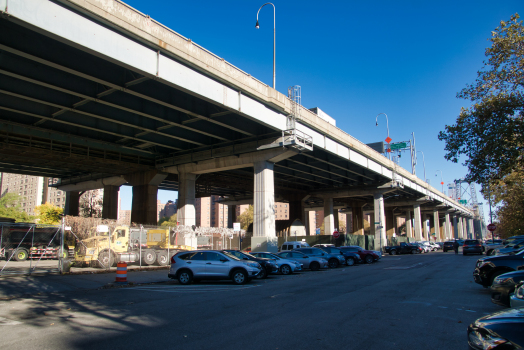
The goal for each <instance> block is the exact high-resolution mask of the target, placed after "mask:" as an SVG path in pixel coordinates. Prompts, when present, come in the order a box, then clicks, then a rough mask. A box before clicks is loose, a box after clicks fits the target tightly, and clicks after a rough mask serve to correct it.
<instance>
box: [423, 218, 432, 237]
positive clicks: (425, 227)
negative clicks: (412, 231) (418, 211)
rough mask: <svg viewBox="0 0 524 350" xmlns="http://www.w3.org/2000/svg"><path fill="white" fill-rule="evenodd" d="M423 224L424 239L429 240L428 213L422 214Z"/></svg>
mask: <svg viewBox="0 0 524 350" xmlns="http://www.w3.org/2000/svg"><path fill="white" fill-rule="evenodd" d="M422 226H423V229H424V241H429V240H430V237H429V217H428V215H427V214H422Z"/></svg>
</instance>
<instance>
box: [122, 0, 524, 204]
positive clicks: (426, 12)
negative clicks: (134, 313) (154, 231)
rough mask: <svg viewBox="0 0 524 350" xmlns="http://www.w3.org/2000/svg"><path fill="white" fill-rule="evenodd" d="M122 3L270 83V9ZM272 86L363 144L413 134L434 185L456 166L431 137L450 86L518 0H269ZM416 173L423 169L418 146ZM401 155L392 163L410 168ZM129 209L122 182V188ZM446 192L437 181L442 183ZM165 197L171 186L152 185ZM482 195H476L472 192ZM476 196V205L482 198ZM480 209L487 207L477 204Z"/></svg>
mask: <svg viewBox="0 0 524 350" xmlns="http://www.w3.org/2000/svg"><path fill="white" fill-rule="evenodd" d="M125 2H126V3H127V4H129V5H131V6H132V7H134V8H136V9H137V10H139V11H141V12H142V13H145V14H147V15H150V16H151V17H152V18H153V19H155V20H157V21H158V22H160V23H162V24H164V25H166V26H167V27H169V28H171V29H173V30H175V31H176V32H178V33H180V34H181V35H183V36H185V37H187V38H190V39H191V40H192V41H193V42H196V43H197V44H199V45H201V46H203V47H204V48H206V49H208V50H209V51H211V52H213V53H215V54H216V55H218V56H220V57H223V58H224V59H225V60H226V61H229V62H230V63H232V64H233V65H235V66H237V67H238V68H240V69H242V70H244V71H245V72H247V73H249V74H251V75H252V76H254V77H255V78H257V79H259V80H261V81H262V82H265V83H267V84H268V85H272V71H273V8H272V7H271V6H265V7H264V8H263V9H262V10H261V11H260V16H259V21H260V29H258V30H257V29H256V28H255V22H256V14H257V10H258V9H259V7H260V6H261V5H263V4H264V2H263V1H251V0H250V1H246V0H231V1H220V2H218V1H209V0H200V1H171V0H170V1H168V0H148V1H143V0H126V1H125ZM274 4H275V6H276V34H277V39H276V43H277V44H276V62H277V63H276V87H277V90H278V91H280V92H281V93H283V94H286V95H287V87H288V86H291V85H300V86H301V87H302V104H303V105H304V106H305V107H307V108H311V107H319V108H321V109H322V110H323V111H325V112H326V113H328V114H329V115H331V116H332V117H333V118H335V119H336V121H337V126H338V127H339V128H341V129H342V130H344V131H346V132H347V133H349V134H350V135H352V136H354V137H356V138H357V139H359V140H361V141H362V142H364V143H370V142H377V141H381V140H383V139H384V138H385V137H386V134H387V131H386V122H385V117H384V116H383V115H382V116H380V117H379V126H375V117H376V115H377V114H379V113H381V112H384V113H386V114H387V115H388V117H389V133H390V136H391V138H392V139H393V142H397V141H404V140H408V139H410V137H411V133H412V132H414V133H415V137H416V146H417V150H418V151H423V152H424V155H425V163H426V176H427V178H428V179H430V181H431V184H432V185H433V186H434V187H436V188H438V189H440V188H441V186H440V172H439V173H438V176H435V173H436V171H437V170H442V173H443V178H444V182H445V184H446V185H447V184H448V183H449V182H451V181H453V180H454V179H457V178H460V177H463V176H465V175H466V173H467V170H466V168H465V167H464V166H462V165H461V164H454V163H451V162H448V161H446V160H445V159H444V154H445V152H444V143H443V142H440V141H439V140H438V138H437V135H438V133H439V131H441V130H443V129H444V126H445V125H446V124H448V125H449V124H453V123H454V122H455V120H456V117H457V115H458V113H459V112H460V108H461V107H462V106H465V107H467V106H469V103H468V101H465V100H459V99H457V98H456V93H457V92H458V91H460V90H461V89H462V88H463V87H464V86H465V85H466V84H467V83H472V82H473V81H474V80H475V78H476V72H477V71H478V70H479V69H480V68H481V67H482V63H483V60H484V58H485V56H484V51H485V49H486V47H488V46H489V45H490V43H489V42H488V41H487V39H488V38H489V37H490V35H491V31H492V30H494V29H495V28H496V27H497V26H498V25H499V23H500V21H501V20H509V18H510V16H511V15H512V14H514V13H516V12H518V13H519V14H521V15H523V16H524V1H522V0H507V1H504V0H500V1H478V0H476V1H462V0H459V1H456V0H455V1H432V2H429V1H385V0H379V1H308V0H302V1H294V0H292V1H290V0H286V1H280V2H279V1H276V2H274ZM418 155H419V161H418V165H417V175H418V176H419V177H420V178H423V177H424V175H423V173H424V172H423V171H424V170H423V163H422V157H421V154H420V153H419V154H418ZM408 160H409V157H408V156H407V154H406V155H403V157H402V158H401V162H400V165H401V166H403V167H404V168H406V169H408V170H410V169H411V166H410V163H409V162H408ZM121 191H122V208H123V209H130V206H131V195H130V193H131V192H130V188H128V187H125V186H124V187H122V190H121ZM446 191H447V190H446ZM159 192H160V193H159V199H161V200H162V202H163V203H165V202H166V201H167V200H169V199H172V200H174V199H176V195H177V194H176V193H174V192H165V191H159ZM479 201H482V198H479ZM484 202H485V206H484V207H485V211H486V210H487V202H486V201H484ZM486 212H487V211H486Z"/></svg>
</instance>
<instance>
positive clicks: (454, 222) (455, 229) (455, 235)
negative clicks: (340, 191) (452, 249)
mask: <svg viewBox="0 0 524 350" xmlns="http://www.w3.org/2000/svg"><path fill="white" fill-rule="evenodd" d="M457 219H458V216H457V215H453V237H452V238H454V239H459V229H458V225H457V221H458V220H457Z"/></svg>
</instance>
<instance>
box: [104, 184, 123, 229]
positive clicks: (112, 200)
mask: <svg viewBox="0 0 524 350" xmlns="http://www.w3.org/2000/svg"><path fill="white" fill-rule="evenodd" d="M119 191H120V186H113V185H106V186H104V201H103V205H102V218H104V219H112V220H117V219H118V192H119Z"/></svg>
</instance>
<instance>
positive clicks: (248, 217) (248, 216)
mask: <svg viewBox="0 0 524 350" xmlns="http://www.w3.org/2000/svg"><path fill="white" fill-rule="evenodd" d="M253 215H254V211H253V206H252V205H250V206H249V207H248V208H247V210H244V212H243V213H242V214H240V215H239V216H238V221H240V227H241V228H242V230H245V231H247V229H248V228H249V225H250V224H251V223H252V222H253Z"/></svg>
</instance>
